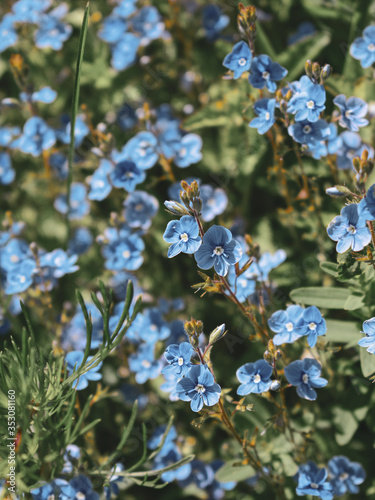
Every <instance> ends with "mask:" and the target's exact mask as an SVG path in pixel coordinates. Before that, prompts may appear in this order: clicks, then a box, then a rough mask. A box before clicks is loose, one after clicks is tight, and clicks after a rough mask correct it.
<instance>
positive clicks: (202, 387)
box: [195, 384, 206, 394]
mask: <svg viewBox="0 0 375 500" xmlns="http://www.w3.org/2000/svg"><path fill="white" fill-rule="evenodd" d="M195 390H196V391H197V392H198V393H199V394H203V393H204V392H206V389H205V388H204V386H203V385H202V384H197V385H196V386H195Z"/></svg>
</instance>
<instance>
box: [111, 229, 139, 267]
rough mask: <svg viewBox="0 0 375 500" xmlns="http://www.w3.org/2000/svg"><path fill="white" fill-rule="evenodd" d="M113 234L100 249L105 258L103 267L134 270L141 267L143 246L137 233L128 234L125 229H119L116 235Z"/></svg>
mask: <svg viewBox="0 0 375 500" xmlns="http://www.w3.org/2000/svg"><path fill="white" fill-rule="evenodd" d="M115 231H116V230H115ZM111 234H112V233H111ZM113 236H114V237H113V238H112V237H111V239H110V241H109V242H108V244H106V245H104V246H103V249H102V254H103V257H104V258H105V259H106V261H105V268H106V269H109V270H111V271H122V270H124V269H126V270H128V271H135V270H136V269H138V268H139V267H141V265H142V263H143V257H142V255H141V252H142V251H143V250H144V248H145V244H144V242H143V240H142V239H141V238H140V237H139V236H138V235H137V234H130V233H129V232H128V231H126V230H121V231H120V232H119V234H118V235H117V234H115V235H113Z"/></svg>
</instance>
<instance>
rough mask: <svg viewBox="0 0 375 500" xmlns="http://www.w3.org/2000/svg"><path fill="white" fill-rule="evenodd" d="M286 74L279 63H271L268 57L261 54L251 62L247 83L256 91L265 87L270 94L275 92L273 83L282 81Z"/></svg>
mask: <svg viewBox="0 0 375 500" xmlns="http://www.w3.org/2000/svg"><path fill="white" fill-rule="evenodd" d="M287 73H288V71H287V70H286V69H285V68H283V67H282V66H280V64H279V63H276V62H273V61H272V59H271V58H270V57H269V56H267V55H266V54H262V55H260V56H257V57H254V59H253V60H252V63H251V66H250V76H249V82H250V85H251V86H252V87H255V88H256V89H262V88H263V87H265V86H266V87H267V89H268V90H269V91H270V92H275V90H276V87H277V85H276V83H275V82H277V81H279V80H282V79H283V78H284V77H285V76H286V75H287Z"/></svg>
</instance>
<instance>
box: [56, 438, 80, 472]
mask: <svg viewBox="0 0 375 500" xmlns="http://www.w3.org/2000/svg"><path fill="white" fill-rule="evenodd" d="M80 457H81V450H80V449H79V447H78V446H76V445H75V444H68V446H67V447H66V448H65V451H64V456H63V458H64V466H63V469H62V471H61V472H62V473H63V474H70V473H72V472H73V463H76V462H77V461H78V460H79V458H80Z"/></svg>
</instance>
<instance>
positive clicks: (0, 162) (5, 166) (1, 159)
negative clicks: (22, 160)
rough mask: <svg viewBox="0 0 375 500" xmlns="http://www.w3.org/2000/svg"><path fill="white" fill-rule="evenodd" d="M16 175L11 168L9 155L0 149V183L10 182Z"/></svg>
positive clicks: (4, 184)
mask: <svg viewBox="0 0 375 500" xmlns="http://www.w3.org/2000/svg"><path fill="white" fill-rule="evenodd" d="M15 177H16V172H15V171H14V170H13V168H12V163H11V160H10V156H9V154H8V153H6V152H1V151H0V185H2V186H6V185H8V184H11V183H12V182H13V181H14V179H15Z"/></svg>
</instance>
